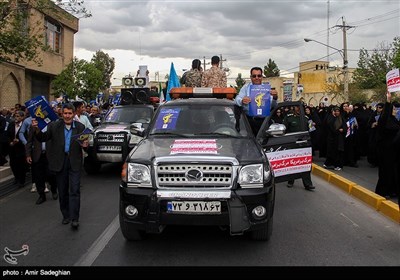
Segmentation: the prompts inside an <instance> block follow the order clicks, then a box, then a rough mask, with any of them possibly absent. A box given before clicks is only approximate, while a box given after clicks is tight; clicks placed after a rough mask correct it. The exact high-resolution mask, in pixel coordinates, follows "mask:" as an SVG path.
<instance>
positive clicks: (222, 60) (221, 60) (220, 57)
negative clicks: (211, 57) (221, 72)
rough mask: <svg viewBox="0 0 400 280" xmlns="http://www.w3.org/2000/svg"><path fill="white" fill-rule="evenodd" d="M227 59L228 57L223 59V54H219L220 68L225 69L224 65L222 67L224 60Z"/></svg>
mask: <svg viewBox="0 0 400 280" xmlns="http://www.w3.org/2000/svg"><path fill="white" fill-rule="evenodd" d="M224 61H226V59H222V54H220V55H219V68H220V69H224V67H222V62H224Z"/></svg>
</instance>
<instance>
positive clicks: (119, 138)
mask: <svg viewBox="0 0 400 280" xmlns="http://www.w3.org/2000/svg"><path fill="white" fill-rule="evenodd" d="M124 139H125V134H124V133H118V134H114V133H99V134H97V142H100V143H121V142H124Z"/></svg>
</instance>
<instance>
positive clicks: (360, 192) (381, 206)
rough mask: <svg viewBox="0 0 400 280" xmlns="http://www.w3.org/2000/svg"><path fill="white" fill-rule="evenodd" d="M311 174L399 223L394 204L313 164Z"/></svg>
mask: <svg viewBox="0 0 400 280" xmlns="http://www.w3.org/2000/svg"><path fill="white" fill-rule="evenodd" d="M312 173H313V174H314V175H316V176H318V177H321V178H322V179H324V180H325V181H328V182H329V183H331V184H332V185H334V186H336V187H338V188H339V189H341V190H343V191H345V192H347V193H348V194H350V195H351V196H354V197H356V198H357V199H359V200H361V201H362V202H364V203H366V204H368V205H369V206H371V207H373V208H374V209H375V210H377V211H378V212H380V213H381V214H383V215H385V216H386V217H388V218H390V219H392V220H393V221H395V222H397V223H400V211H399V205H397V204H396V203H394V202H392V201H390V200H387V199H386V198H384V197H382V196H380V195H377V194H376V193H374V192H372V191H370V190H368V189H366V188H364V187H362V186H360V185H358V184H357V183H354V182H352V181H350V180H348V179H346V178H344V177H342V176H340V175H337V174H335V173H333V172H331V171H329V170H326V169H325V168H323V167H321V166H319V165H317V164H315V163H313V164H312Z"/></svg>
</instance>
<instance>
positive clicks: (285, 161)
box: [267, 148, 312, 177]
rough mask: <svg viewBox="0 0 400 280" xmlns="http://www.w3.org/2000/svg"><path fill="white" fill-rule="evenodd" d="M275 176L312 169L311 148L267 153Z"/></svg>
mask: <svg viewBox="0 0 400 280" xmlns="http://www.w3.org/2000/svg"><path fill="white" fill-rule="evenodd" d="M267 157H268V160H269V162H270V164H271V166H272V170H273V171H274V173H275V177H279V176H283V175H288V174H294V173H302V172H307V171H311V164H312V152H311V148H303V149H292V150H284V151H278V152H271V153H267Z"/></svg>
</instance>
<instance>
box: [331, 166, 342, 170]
mask: <svg viewBox="0 0 400 280" xmlns="http://www.w3.org/2000/svg"><path fill="white" fill-rule="evenodd" d="M333 170H336V171H340V170H342V168H340V167H335V168H334V169H333Z"/></svg>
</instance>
